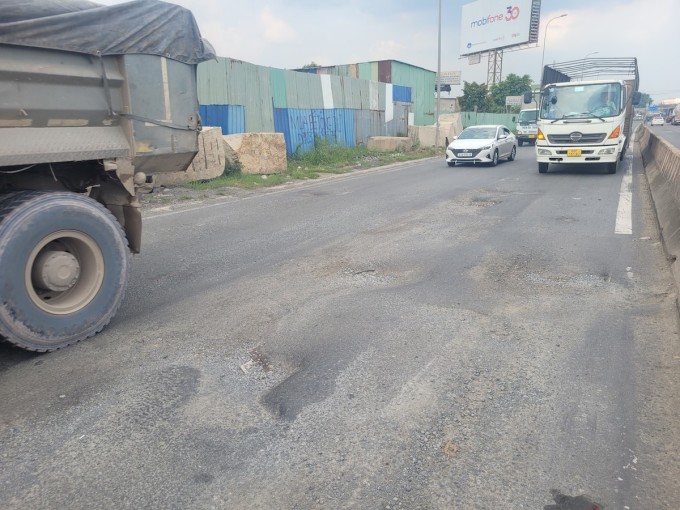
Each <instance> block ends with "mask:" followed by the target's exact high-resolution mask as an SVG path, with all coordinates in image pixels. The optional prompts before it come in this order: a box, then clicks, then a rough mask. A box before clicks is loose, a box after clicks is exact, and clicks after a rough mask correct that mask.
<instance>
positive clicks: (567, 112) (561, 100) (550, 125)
mask: <svg viewBox="0 0 680 510" xmlns="http://www.w3.org/2000/svg"><path fill="white" fill-rule="evenodd" d="M592 78H595V79H592ZM639 81H640V79H639V73H638V66H637V59H636V58H602V59H599V58H598V59H595V58H591V59H583V60H573V61H569V62H564V63H559V64H552V65H549V66H545V67H544V69H543V79H542V82H541V93H540V97H539V101H540V103H539V110H538V119H537V124H538V133H537V136H536V159H537V161H538V171H539V172H540V173H546V172H547V171H548V168H549V165H550V164H551V163H560V164H592V165H596V164H599V165H603V164H604V165H605V167H606V169H607V172H608V173H610V174H614V173H616V170H617V167H618V163H619V161H621V160H622V159H623V155H624V153H625V151H626V148H627V147H628V143H629V142H630V133H631V127H632V123H633V114H634V109H633V106H634V105H637V104H638V103H639V101H640V92H638V86H639ZM531 101H532V94H531V92H527V93H526V94H525V95H524V102H525V103H530V102H531Z"/></svg>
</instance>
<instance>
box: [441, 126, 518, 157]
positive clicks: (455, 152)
mask: <svg viewBox="0 0 680 510" xmlns="http://www.w3.org/2000/svg"><path fill="white" fill-rule="evenodd" d="M516 155H517V137H516V136H515V135H514V134H513V132H512V131H510V130H509V129H508V128H507V127H505V126H503V125H488V126H470V127H466V128H465V129H463V131H461V133H460V135H458V136H457V137H455V138H454V139H453V141H452V142H451V143H450V144H449V146H448V147H447V148H446V163H447V164H448V165H449V166H455V165H456V163H473V164H478V163H484V164H487V165H490V166H496V165H497V164H498V160H499V159H507V160H508V161H512V160H514V159H515V156H516Z"/></svg>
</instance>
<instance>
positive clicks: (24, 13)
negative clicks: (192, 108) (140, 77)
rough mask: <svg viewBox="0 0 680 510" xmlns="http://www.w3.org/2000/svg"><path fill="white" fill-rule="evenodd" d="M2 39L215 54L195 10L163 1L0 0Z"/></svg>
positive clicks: (87, 49) (191, 60) (198, 56)
mask: <svg viewBox="0 0 680 510" xmlns="http://www.w3.org/2000/svg"><path fill="white" fill-rule="evenodd" d="M0 43H4V44H13V45H18V46H30V47H34V48H50V49H55V50H64V51H73V52H76V53H87V54H90V55H122V54H126V53H143V54H149V55H161V56H164V57H168V58H171V59H173V60H179V61H180V62H184V63H187V64H197V63H199V62H203V61H205V60H210V59H211V58H214V57H215V53H214V50H213V48H212V46H211V45H210V43H208V42H207V41H205V40H203V39H202V38H201V33H200V31H199V29H198V26H197V25H196V20H195V19H194V16H193V14H192V13H191V11H189V10H187V9H185V8H183V7H180V6H179V5H174V4H169V3H166V2H160V1H158V0H136V1H133V2H126V3H123V4H117V5H109V6H105V5H100V4H97V3H94V2H89V1H87V0H23V1H20V0H8V1H7V0H0Z"/></svg>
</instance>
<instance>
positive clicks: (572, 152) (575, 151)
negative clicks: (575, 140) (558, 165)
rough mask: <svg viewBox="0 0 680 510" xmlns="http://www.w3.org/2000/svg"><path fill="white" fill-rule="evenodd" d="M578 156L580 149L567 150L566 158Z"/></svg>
mask: <svg viewBox="0 0 680 510" xmlns="http://www.w3.org/2000/svg"><path fill="white" fill-rule="evenodd" d="M580 155H581V149H567V156H569V157H574V156H580Z"/></svg>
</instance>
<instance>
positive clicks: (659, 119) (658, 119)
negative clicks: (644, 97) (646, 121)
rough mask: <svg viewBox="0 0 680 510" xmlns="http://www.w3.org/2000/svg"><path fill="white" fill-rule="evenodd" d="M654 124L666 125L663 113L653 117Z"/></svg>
mask: <svg viewBox="0 0 680 510" xmlns="http://www.w3.org/2000/svg"><path fill="white" fill-rule="evenodd" d="M651 124H652V126H663V125H665V122H664V120H663V117H662V116H661V115H656V116H654V117H652V122H651Z"/></svg>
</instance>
